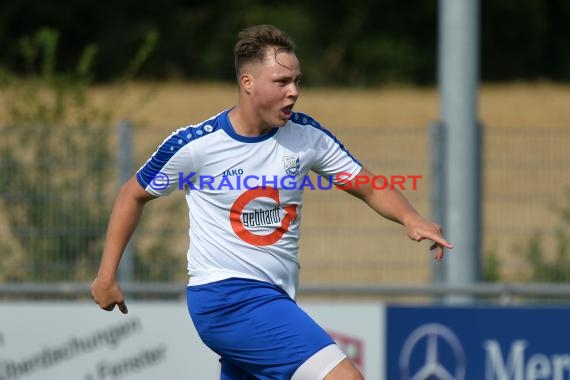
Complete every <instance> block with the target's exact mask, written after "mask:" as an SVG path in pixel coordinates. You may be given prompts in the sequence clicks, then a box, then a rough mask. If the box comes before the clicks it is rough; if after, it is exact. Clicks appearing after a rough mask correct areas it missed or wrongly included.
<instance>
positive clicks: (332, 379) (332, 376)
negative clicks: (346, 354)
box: [323, 359, 364, 380]
mask: <svg viewBox="0 0 570 380" xmlns="http://www.w3.org/2000/svg"><path fill="white" fill-rule="evenodd" d="M323 380H364V377H363V376H362V374H361V373H360V371H359V370H358V369H357V368H356V367H355V366H354V364H353V363H352V361H350V360H349V359H344V360H343V361H341V362H340V363H339V364H338V365H337V366H336V367H334V368H333V369H332V371H330V372H329V373H328V374H327V375H326V376H325V377H324V379H323Z"/></svg>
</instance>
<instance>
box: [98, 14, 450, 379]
mask: <svg viewBox="0 0 570 380" xmlns="http://www.w3.org/2000/svg"><path fill="white" fill-rule="evenodd" d="M239 37H240V39H239V41H238V42H237V44H236V46H235V67H236V74H237V80H238V85H239V97H238V102H237V104H236V106H235V107H233V108H231V109H229V110H226V111H223V112H222V113H220V114H218V115H216V116H214V117H213V118H211V119H209V120H207V121H205V122H203V123H201V124H198V125H193V126H188V127H185V128H181V129H179V130H177V131H176V132H174V133H173V134H172V135H171V136H170V137H169V138H167V139H166V140H165V141H164V142H163V143H162V144H161V145H160V147H159V148H158V150H157V151H156V152H155V153H154V154H153V156H152V157H151V158H150V159H149V160H148V161H147V162H146V163H145V164H144V165H143V166H142V168H141V169H140V170H139V171H138V172H137V174H136V176H135V177H133V178H132V179H131V180H130V181H128V182H127V183H126V184H125V185H124V186H123V187H122V188H121V191H120V193H119V196H118V199H117V200H116V203H115V205H114V208H113V212H112V214H111V218H110V222H109V227H108V235H107V240H106V244H105V248H104V253H103V257H102V261H101V265H100V268H99V272H98V275H97V278H96V279H95V280H94V281H93V283H92V286H91V289H92V294H93V298H94V300H95V302H96V303H97V304H98V305H99V306H100V307H101V308H102V309H105V310H107V311H111V310H113V309H114V307H115V306H118V308H119V310H121V312H123V313H126V312H127V307H126V305H125V301H124V298H123V295H122V293H121V290H120V287H119V284H118V283H117V281H116V278H115V274H116V271H117V267H118V264H119V261H120V258H121V255H122V252H123V250H124V248H125V246H126V244H127V242H128V240H129V238H130V237H131V235H132V233H133V231H134V230H135V227H136V226H137V223H138V221H139V218H140V217H141V214H142V211H143V208H144V205H145V204H146V202H148V201H150V200H151V199H154V198H156V197H158V196H163V195H167V194H169V193H171V192H172V191H174V190H177V189H180V190H182V189H183V190H184V191H185V192H186V199H187V202H188V205H189V208H190V225H191V228H190V241H191V243H190V248H189V250H188V272H189V274H190V281H189V284H188V288H187V300H188V308H189V312H190V315H191V318H192V321H193V323H194V325H195V327H196V329H197V331H198V333H199V335H200V337H201V338H202V340H203V341H204V343H205V344H206V345H208V347H210V348H211V349H212V350H214V351H215V352H216V353H218V354H219V355H220V357H221V359H220V361H221V363H222V367H221V368H222V369H221V371H222V373H221V379H227V380H229V379H232V380H237V379H240V380H241V379H244V380H245V379H295V380H317V379H327V380H334V379H337V380H349V379H362V375H361V374H360V372H359V371H358V369H357V368H356V367H355V366H354V365H353V363H352V362H351V361H350V360H349V359H348V358H347V356H346V355H345V354H344V353H343V352H342V351H341V350H340V349H339V347H338V346H336V344H335V343H334V341H333V340H332V339H331V338H330V337H329V336H328V334H327V333H326V332H325V331H324V330H323V329H322V328H321V327H319V326H318V325H317V324H316V323H315V322H314V321H313V320H312V319H311V318H310V317H309V316H308V315H307V314H305V313H304V312H303V311H302V310H301V309H300V308H299V307H298V306H297V304H296V303H295V301H294V299H295V292H296V289H297V283H298V271H299V264H298V260H297V249H298V239H299V227H300V226H299V225H300V220H301V206H302V199H301V198H302V192H303V191H302V186H301V185H300V184H301V183H302V181H303V179H306V178H307V175H308V173H309V171H314V172H316V173H318V174H319V175H321V176H324V177H328V178H330V179H332V180H333V181H334V182H335V183H336V184H337V186H338V187H339V188H341V189H344V190H346V191H347V192H348V193H350V194H352V195H354V196H357V197H359V198H360V199H362V200H363V201H364V202H366V203H367V204H368V205H369V206H370V207H372V208H373V209H374V210H375V211H377V212H378V213H379V214H380V215H382V216H384V217H386V218H388V219H391V220H393V221H395V222H398V223H401V224H402V225H403V226H404V227H405V228H406V230H407V233H408V236H409V237H410V238H411V239H413V240H415V241H421V240H424V239H428V240H431V241H433V243H434V245H433V246H432V249H435V258H436V259H437V260H441V259H442V258H443V256H444V248H451V245H450V244H449V243H448V242H447V241H446V240H445V239H444V238H443V236H442V232H441V228H440V227H439V226H437V225H435V224H433V223H431V222H429V221H428V220H426V219H424V218H422V217H421V216H420V215H419V214H418V213H417V212H416V211H415V210H414V209H413V207H412V206H411V205H410V204H409V203H408V202H407V200H406V199H405V198H404V197H403V195H402V194H401V193H399V192H398V191H397V190H389V189H388V190H375V189H374V187H375V186H373V183H372V182H371V181H365V180H362V179H363V178H364V179H371V178H373V177H374V175H373V174H372V173H370V172H369V171H368V170H366V169H365V168H363V167H362V166H361V164H360V163H359V162H358V161H357V160H356V159H355V158H354V157H352V156H351V155H350V154H349V153H348V151H347V150H346V149H345V148H344V147H343V146H342V144H341V143H340V142H339V141H338V140H337V139H336V138H335V137H334V136H333V135H332V134H331V133H330V132H328V131H327V130H325V129H324V128H323V127H321V126H320V125H319V123H317V122H316V121H315V120H314V119H312V118H311V117H309V116H307V115H304V114H301V113H295V112H293V107H294V105H295V102H296V101H297V98H298V96H299V80H300V78H301V70H300V65H299V61H298V59H297V57H296V56H295V53H294V50H293V42H292V41H291V40H290V38H289V37H288V36H287V35H286V34H285V33H284V32H282V31H281V30H279V29H277V28H275V27H273V26H269V25H260V26H255V27H252V28H249V29H246V30H244V31H243V32H242V33H240V35H239ZM357 178H360V180H357ZM357 183H358V186H356V185H357Z"/></svg>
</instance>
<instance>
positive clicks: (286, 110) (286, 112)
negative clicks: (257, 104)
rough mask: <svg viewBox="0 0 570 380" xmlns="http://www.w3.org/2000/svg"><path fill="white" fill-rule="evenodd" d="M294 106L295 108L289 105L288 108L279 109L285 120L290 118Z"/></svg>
mask: <svg viewBox="0 0 570 380" xmlns="http://www.w3.org/2000/svg"><path fill="white" fill-rule="evenodd" d="M294 106H295V105H294V104H291V105H288V106H286V107H283V108H281V112H282V113H283V115H284V116H285V117H286V118H287V119H288V118H290V117H291V115H292V114H293V107H294Z"/></svg>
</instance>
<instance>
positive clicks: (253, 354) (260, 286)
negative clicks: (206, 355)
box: [186, 278, 334, 380]
mask: <svg viewBox="0 0 570 380" xmlns="http://www.w3.org/2000/svg"><path fill="white" fill-rule="evenodd" d="M186 295H187V301H188V310H189V312H190V316H191V317H192V321H193V323H194V326H195V327H196V330H197V331H198V334H199V335H200V338H201V339H202V341H203V342H204V343H205V344H206V345H207V346H208V347H210V348H211V349H212V350H213V351H214V352H216V353H217V354H218V355H220V362H221V363H222V374H221V379H223V380H229V379H231V380H245V379H262V380H265V379H267V380H269V379H272V380H277V379H290V378H291V376H292V375H293V373H294V372H295V370H296V369H297V368H298V367H299V366H300V365H301V364H303V363H304V362H305V361H306V360H307V359H308V358H310V357H311V356H313V355H314V354H315V353H316V352H318V351H320V350H321V349H323V348H324V347H326V346H328V345H331V344H334V341H333V340H332V338H331V337H330V336H329V335H328V334H327V333H326V332H325V330H324V329H323V328H321V327H320V326H319V325H317V323H316V322H315V321H313V320H312V319H311V317H309V316H308V315H307V314H306V313H305V312H304V311H303V310H301V308H300V307H299V306H298V305H297V304H296V303H295V301H293V300H292V299H291V298H290V297H289V296H288V295H287V293H285V292H284V291H283V290H282V289H281V288H279V287H277V286H275V285H272V284H270V283H267V282H262V281H256V280H249V279H239V278H230V279H227V280H222V281H217V282H213V283H210V284H204V285H196V286H189V287H188V288H187V292H186Z"/></svg>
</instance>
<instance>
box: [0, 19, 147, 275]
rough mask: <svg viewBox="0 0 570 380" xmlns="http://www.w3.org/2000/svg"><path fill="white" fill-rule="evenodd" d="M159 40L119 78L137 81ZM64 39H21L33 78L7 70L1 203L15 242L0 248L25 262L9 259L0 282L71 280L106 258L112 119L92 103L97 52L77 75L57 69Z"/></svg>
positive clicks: (87, 52)
mask: <svg viewBox="0 0 570 380" xmlns="http://www.w3.org/2000/svg"><path fill="white" fill-rule="evenodd" d="M156 39H157V35H156V34H149V36H147V39H146V41H145V43H143V44H142V47H141V48H140V49H139V52H138V53H137V54H135V57H134V59H133V60H132V63H131V64H130V65H129V67H128V69H127V70H126V71H125V73H124V74H123V76H122V77H121V78H120V80H121V81H126V80H128V79H130V78H132V77H133V76H134V75H135V73H136V72H137V71H138V69H139V68H140V67H141V65H142V63H143V62H144V61H145V60H146V59H147V58H148V56H149V54H150V52H151V51H152V50H153V49H154V45H155V44H156ZM59 40H60V35H59V33H58V32H57V31H55V30H53V29H49V28H42V29H40V30H39V31H38V32H37V33H35V34H34V35H31V36H26V37H23V38H21V39H20V42H19V46H20V53H21V55H22V57H23V59H24V63H25V66H26V68H27V77H26V79H21V78H18V77H17V76H16V75H14V74H12V73H10V72H9V70H7V69H4V70H0V71H1V72H2V73H3V74H2V75H0V77H1V78H2V81H1V85H2V89H3V90H6V93H7V94H9V97H8V98H7V99H6V100H5V103H6V108H7V109H6V111H7V113H8V118H9V122H8V125H7V126H5V127H2V136H3V137H4V138H3V141H2V142H1V143H0V158H1V162H0V168H1V171H0V172H1V173H2V176H3V177H4V178H1V181H0V200H1V201H3V203H4V204H5V205H6V206H7V207H6V208H5V210H4V214H5V217H6V218H7V222H8V225H9V226H10V230H11V231H10V232H11V234H12V236H13V237H15V240H16V243H15V244H12V249H10V250H8V251H7V252H6V250H7V249H8V247H6V246H3V247H0V248H1V249H2V250H3V256H4V257H8V256H12V257H14V256H17V255H22V254H23V255H25V256H26V257H25V260H22V259H20V260H12V262H13V263H15V264H14V267H12V268H10V267H6V266H3V267H2V271H1V272H0V277H3V278H5V279H7V280H21V279H24V278H26V279H27V280H44V281H49V280H60V281H61V280H73V279H74V276H76V275H79V274H81V273H82V272H83V270H82V269H81V268H80V267H81V266H89V265H91V268H93V265H92V263H93V261H95V260H98V258H99V257H100V252H101V245H102V238H103V235H104V232H105V227H106V219H107V218H108V214H109V210H108V206H109V205H110V201H109V200H108V199H107V195H106V194H108V191H107V189H108V184H109V178H112V176H111V175H110V174H111V173H109V170H110V169H111V167H112V165H111V160H112V156H111V152H110V147H109V143H110V142H109V135H110V133H109V132H110V130H109V123H110V120H111V118H112V116H113V113H112V109H110V108H107V107H105V106H97V105H96V104H95V103H94V102H93V101H92V100H91V99H90V98H89V93H88V89H89V86H90V85H92V83H93V74H92V72H93V65H94V62H95V57H96V54H97V52H98V48H97V47H96V46H95V45H87V46H86V47H85V48H84V49H83V52H82V54H81V56H80V57H79V59H78V61H77V64H76V65H75V67H74V69H73V70H68V71H64V70H58V69H56V67H57V59H56V58H57V55H58V54H57V53H58V46H59ZM15 245H16V246H17V247H18V249H16V248H14V246H15ZM17 263H20V264H21V263H25V266H22V265H16V264H17ZM70 269H72V270H70ZM29 273H34V274H38V276H39V274H41V275H42V276H43V277H42V278H39V277H36V278H30V277H29Z"/></svg>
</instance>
